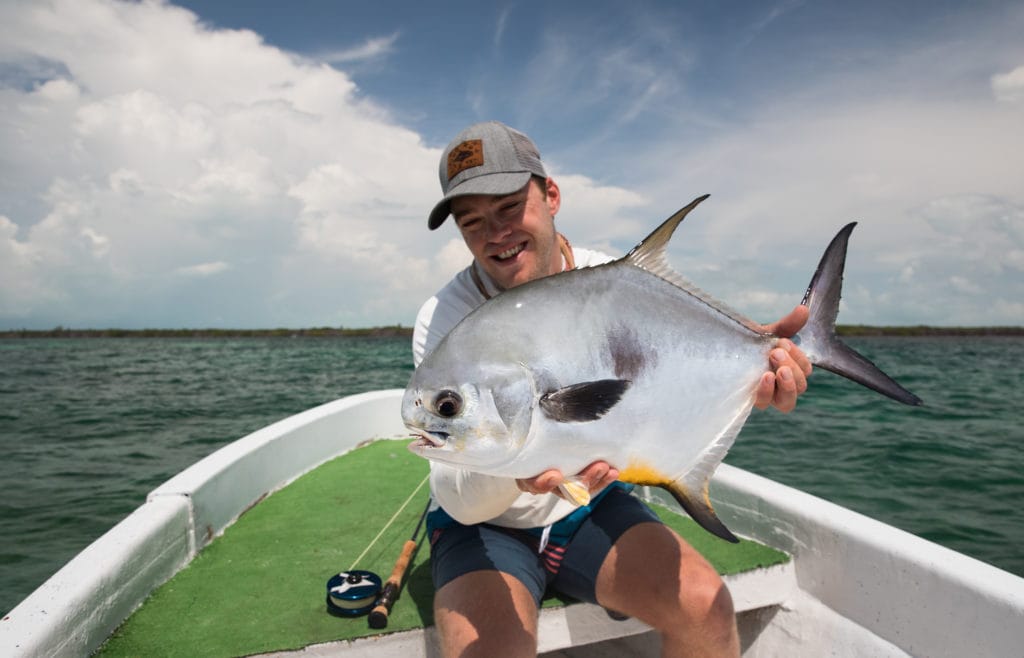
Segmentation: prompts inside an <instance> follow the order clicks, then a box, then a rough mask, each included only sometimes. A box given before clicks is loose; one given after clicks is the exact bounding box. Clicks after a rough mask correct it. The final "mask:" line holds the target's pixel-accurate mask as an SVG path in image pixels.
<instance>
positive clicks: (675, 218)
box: [622, 194, 764, 334]
mask: <svg viewBox="0 0 1024 658" xmlns="http://www.w3.org/2000/svg"><path fill="white" fill-rule="evenodd" d="M709 196H711V195H710V194H705V195H703V196H699V197H697V198H696V199H694V200H693V201H691V202H690V203H689V204H687V205H686V206H685V207H683V208H681V209H679V210H678V211H677V212H676V213H675V214H674V215H672V216H671V217H669V218H668V219H666V220H665V221H664V222H662V223H661V226H659V227H658V228H656V229H654V231H653V232H651V234H650V235H648V236H647V237H646V238H644V239H643V240H641V241H640V244H638V245H637V246H635V247H633V249H632V251H630V252H629V253H628V254H626V256H625V257H624V258H623V259H622V260H623V261H625V262H626V263H629V264H630V265H633V266H634V267H639V268H640V269H642V270H644V271H645V272H649V273H650V274H653V275H654V276H656V277H658V278H659V279H662V280H664V281H667V282H669V283H671V284H672V285H674V286H676V287H677V288H680V289H682V290H684V291H685V292H687V293H688V294H690V295H691V296H693V297H694V298H695V299H697V300H699V301H700V302H702V303H704V304H706V305H708V306H710V307H712V308H714V309H715V310H717V311H718V312H720V313H722V314H723V315H725V316H726V317H728V318H729V319H731V320H733V321H734V322H737V323H738V324H741V325H743V326H744V327H746V328H747V329H750V330H751V331H753V332H754V333H758V334H760V333H763V332H764V331H763V329H762V328H761V325H759V324H757V323H756V322H754V321H753V320H750V319H749V318H747V317H746V316H744V315H743V314H742V313H739V312H737V311H734V310H733V309H731V308H730V307H729V306H727V305H726V304H724V303H722V302H721V301H719V300H717V299H715V298H714V297H712V296H711V295H709V294H708V293H706V292H704V291H703V290H701V289H700V288H698V287H697V286H696V285H694V284H693V282H691V281H690V280H689V279H687V278H686V277H684V276H683V275H682V274H680V273H679V272H676V271H675V269H674V268H673V267H672V266H671V265H669V262H668V259H667V258H666V257H665V247H666V246H668V242H669V240H671V239H672V234H673V233H675V230H676V228H677V227H678V226H679V224H680V223H681V222H682V221H683V219H684V218H685V217H686V215H688V214H689V213H690V211H691V210H693V209H694V208H696V207H697V206H698V205H699V204H700V203H701V202H702V201H704V199H707V198H708V197H709Z"/></svg>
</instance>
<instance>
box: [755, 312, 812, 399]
mask: <svg viewBox="0 0 1024 658" xmlns="http://www.w3.org/2000/svg"><path fill="white" fill-rule="evenodd" d="M805 324H807V307H806V306H797V307H796V308H795V309H793V310H792V311H791V312H790V313H789V315H787V316H786V317H784V318H782V319H781V320H779V321H778V322H774V323H772V324H767V325H764V330H765V331H767V332H770V333H773V334H775V335H777V336H782V337H783V338H782V339H781V340H779V344H778V345H777V346H776V347H775V349H773V350H772V351H771V353H770V354H769V355H768V360H769V363H770V364H771V368H772V369H771V370H770V371H768V372H766V373H764V375H762V376H761V381H760V382H759V383H758V386H757V393H756V395H755V396H754V406H755V407H757V408H758V409H767V408H768V406H769V405H770V406H773V407H775V408H776V409H778V410H779V411H781V412H782V413H789V412H790V411H792V410H793V409H794V408H795V407H796V399H797V396H799V395H800V394H801V393H803V392H804V391H806V390H807V377H808V376H809V375H810V374H811V362H810V361H809V360H808V359H807V355H806V354H804V353H803V351H802V350H801V349H800V348H799V347H797V346H796V345H794V344H793V342H792V341H790V340H788V338H789V337H790V336H793V335H794V334H796V333H797V332H798V331H800V330H801V329H803V326H804V325H805Z"/></svg>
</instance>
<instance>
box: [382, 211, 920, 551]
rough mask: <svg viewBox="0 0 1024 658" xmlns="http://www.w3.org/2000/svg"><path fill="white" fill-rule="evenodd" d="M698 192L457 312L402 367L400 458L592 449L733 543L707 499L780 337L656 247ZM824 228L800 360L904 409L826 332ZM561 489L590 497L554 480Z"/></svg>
mask: <svg viewBox="0 0 1024 658" xmlns="http://www.w3.org/2000/svg"><path fill="white" fill-rule="evenodd" d="M707 196H708V195H704V196H702V197H698V198H697V199H695V200H694V201H692V202H691V203H690V204H689V205H687V206H686V207H684V208H682V209H681V210H679V211H678V212H677V213H675V214H674V215H672V216H671V217H669V218H668V219H667V220H665V222H663V223H662V224H661V226H659V227H658V228H657V229H655V231H654V232H653V233H651V234H650V235H649V236H648V237H647V238H645V239H644V240H643V241H642V242H640V244H638V245H637V246H636V247H634V248H633V250H632V251H630V252H629V253H628V254H627V255H626V256H625V257H623V258H621V259H619V260H615V261H612V262H610V263H607V264H604V265H599V266H596V267H589V268H583V269H577V270H572V271H569V272H563V273H560V274H557V275H554V276H549V277H545V278H542V279H537V280H534V281H531V282H529V283H526V284H523V285H520V286H517V287H515V288H512V289H510V290H507V291H505V292H503V293H501V294H500V295H498V296H496V297H494V298H493V299H491V300H489V301H488V302H486V303H484V304H483V305H481V306H479V307H478V308H476V309H475V310H474V311H473V312H471V313H470V314H469V315H467V316H466V317H465V318H464V319H463V320H462V321H461V322H460V323H459V324H457V325H456V326H455V328H454V329H452V331H451V332H449V334H448V335H447V336H446V337H445V338H444V339H442V340H441V342H440V343H439V344H438V346H437V348H436V349H435V350H434V351H433V352H431V353H430V354H428V355H427V356H426V358H425V359H424V360H423V362H422V363H421V364H420V365H419V367H418V368H417V369H416V370H415V372H414V373H413V375H412V377H411V379H410V381H409V384H408V386H407V388H406V391H405V395H404V397H403V400H402V419H403V421H404V422H405V425H406V426H407V427H408V428H409V429H410V430H411V431H412V432H413V433H414V434H415V435H416V436H417V437H418V439H417V440H415V441H413V442H411V443H410V444H409V449H410V450H412V451H413V452H414V453H416V454H418V455H421V456H423V457H426V458H427V459H431V460H434V461H437V462H442V463H445V464H450V465H453V466H456V467H460V468H463V469H467V470H470V471H475V472H479V473H486V474H490V475H498V476H505V477H510V478H528V477H533V476H536V475H538V474H540V473H542V472H543V471H545V470H547V469H551V468H557V469H559V470H560V471H562V473H564V474H572V473H579V472H580V471H582V470H583V468H584V467H586V466H587V465H588V464H591V463H592V462H594V461H598V460H603V461H606V462H608V463H609V464H611V465H612V466H614V467H616V468H617V469H619V479H620V480H623V481H626V482H633V483H637V484H643V485H653V486H658V487H662V488H664V489H666V490H667V491H668V492H669V493H671V494H672V496H673V497H674V498H675V499H676V501H678V502H679V504H680V505H681V506H682V507H683V509H685V510H686V512H687V513H688V514H689V515H690V516H691V517H693V519H694V520H695V521H697V523H699V524H700V525H701V526H702V527H704V528H705V529H706V530H708V531H709V532H711V533H713V534H715V535H717V536H718V537H721V538H723V539H726V540H728V541H732V542H735V541H738V540H737V539H736V537H735V536H734V535H733V534H732V532H730V531H729V529H728V528H726V526H725V524H723V523H722V521H721V520H719V518H718V517H717V516H716V515H715V512H714V509H713V508H712V506H711V500H710V498H709V495H708V488H709V483H710V481H711V476H712V475H713V473H714V471H715V469H716V468H717V467H718V465H719V464H720V463H721V462H722V460H723V459H724V458H725V455H726V453H727V452H728V450H729V448H730V447H731V446H732V444H733V441H734V440H735V438H736V435H737V434H738V433H739V431H740V428H742V427H743V424H744V422H746V419H747V416H748V415H749V414H750V410H751V409H752V407H753V403H754V395H755V391H756V388H757V384H758V381H759V380H760V378H761V375H762V374H763V373H764V372H765V371H766V370H767V368H768V354H769V352H770V351H771V350H772V349H773V348H774V347H775V345H776V344H777V343H778V340H779V337H778V336H776V335H773V334H771V333H766V332H765V331H764V328H763V327H762V326H761V325H760V324H758V323H756V322H754V321H752V320H750V319H748V318H746V317H744V316H743V315H741V314H740V313H738V312H736V311H734V310H731V309H730V308H729V307H727V306H726V305H725V304H722V303H720V302H718V301H716V300H715V299H713V298H711V297H710V296H709V295H707V294H705V293H704V292H702V291H701V290H699V289H698V288H697V287H696V286H694V285H693V284H692V283H690V282H689V281H688V280H686V279H685V278H684V277H683V276H681V275H680V274H679V273H677V272H676V271H675V270H674V269H673V268H672V267H671V266H670V265H669V263H668V261H667V260H666V254H665V248H666V245H667V244H668V242H669V239H670V238H671V237H672V233H673V232H674V231H675V229H676V227H677V226H678V225H679V223H680V222H681V221H682V220H683V218H685V217H686V215H687V214H688V213H689V212H690V211H691V210H693V208H695V207H696V206H697V205H698V204H699V203H700V202H702V201H703V200H704V199H706V198H707ZM855 225H856V223H855V222H854V223H850V224H848V225H846V226H845V227H843V228H842V229H841V230H840V231H839V233H838V234H837V235H836V236H835V238H834V239H833V240H832V242H831V243H830V244H829V246H828V248H827V249H826V250H825V253H824V255H823V256H822V258H821V261H820V263H819V264H818V267H817V270H816V271H815V272H814V275H813V277H812V278H811V283H810V286H809V287H808V289H807V293H806V294H805V296H804V298H803V301H802V303H803V304H804V305H806V306H807V307H808V310H809V314H810V318H809V319H808V322H807V324H806V326H805V327H804V328H803V329H802V330H801V331H800V332H799V334H798V335H797V336H795V337H794V338H793V340H794V341H795V342H798V344H799V345H800V348H801V349H802V350H803V351H804V353H805V354H807V356H808V358H809V359H810V361H811V362H812V363H813V364H814V365H816V366H819V367H821V368H823V369H826V370H830V371H832V372H834V373H837V374H839V375H842V376H843V377H847V378H849V379H851V380H853V381H856V382H858V383H860V384H863V385H864V386H867V387H868V388H870V389H873V390H875V391H877V392H879V393H881V394H883V395H886V396H888V397H890V398H892V399H894V400H896V401H898V402H902V403H904V404H908V405H919V404H921V400H920V398H918V397H917V396H916V395H914V394H913V393H911V392H910V391H908V390H906V389H905V388H903V387H902V386H900V385H899V384H898V383H896V381H894V380H893V379H892V378H891V377H889V376H888V375H886V374H885V373H884V372H882V371H881V370H880V369H879V368H878V367H876V366H875V365H874V364H873V363H871V361H869V360H868V359H867V358H865V357H863V356H862V355H860V354H859V353H857V352H856V351H854V350H853V349H852V348H850V347H849V346H847V345H846V344H844V343H843V342H842V341H840V340H839V338H838V337H837V336H836V333H835V322H836V316H837V315H838V313H839V297H840V293H841V290H842V279H843V269H844V267H845V262H846V249H847V244H848V241H849V238H850V233H851V232H852V231H853V228H854V226H855ZM562 486H563V489H562V491H563V494H564V495H565V497H566V498H567V499H569V500H572V501H573V502H575V503H577V504H586V503H587V502H588V501H589V492H588V491H587V488H586V486H585V485H584V484H583V483H582V482H581V481H580V480H579V479H578V478H576V477H575V476H570V477H568V478H567V479H566V481H565V484H563V485H562Z"/></svg>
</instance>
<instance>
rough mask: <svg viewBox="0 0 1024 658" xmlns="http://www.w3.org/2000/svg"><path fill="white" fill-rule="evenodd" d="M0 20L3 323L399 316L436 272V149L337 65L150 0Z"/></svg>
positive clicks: (64, 6)
mask: <svg viewBox="0 0 1024 658" xmlns="http://www.w3.org/2000/svg"><path fill="white" fill-rule="evenodd" d="M0 25H2V26H3V27H0V43H2V44H3V45H2V46H0V57H2V58H3V64H4V70H5V72H10V73H9V74H5V76H4V78H3V81H2V83H3V85H2V87H0V140H2V143H3V145H4V149H3V150H4V155H3V156H2V158H3V159H2V161H0V163H2V164H0V166H2V174H3V175H2V176H0V178H2V179H3V182H2V183H0V185H2V186H3V187H2V192H3V201H2V202H0V204H2V206H0V213H3V214H4V215H5V216H3V217H0V220H2V221H0V251H2V252H3V253H2V261H3V265H2V268H3V273H2V274H3V276H0V323H3V324H7V325H13V326H19V325H20V324H22V323H27V324H33V323H34V324H36V325H41V326H47V323H51V324H58V323H59V324H64V325H65V326H69V325H78V326H89V325H97V324H99V325H105V324H112V323H124V324H128V325H129V326H153V325H162V326H180V325H183V324H192V325H195V324H198V325H207V324H217V323H227V324H232V325H248V326H267V325H276V324H287V323H294V324H295V325H308V324H330V323H339V324H340V323H344V324H348V325H350V326H358V325H362V324H367V323H374V322H401V321H405V322H408V321H410V319H411V317H412V313H414V311H415V304H416V303H418V301H419V300H420V299H422V298H423V297H425V296H426V295H427V294H429V293H430V292H432V291H433V289H434V288H435V287H436V286H438V285H440V283H441V282H442V281H443V280H442V279H440V277H439V276H437V275H434V270H435V265H436V263H435V258H436V257H435V255H434V252H435V250H436V248H438V247H440V246H441V245H442V243H443V239H442V238H441V237H440V236H435V235H428V234H426V233H427V232H426V231H425V230H421V229H422V226H421V224H422V222H421V221H420V220H421V216H422V215H423V213H424V210H423V209H424V208H426V207H429V205H430V204H431V203H433V201H434V196H435V194H436V190H435V188H436V182H435V180H434V177H433V175H432V173H433V171H434V168H435V166H436V158H437V157H438V155H439V153H438V151H437V150H436V149H433V148H429V147H427V146H426V145H424V144H423V143H422V141H421V140H420V139H419V137H418V136H417V135H416V134H414V133H412V132H410V131H408V130H406V129H404V128H402V127H400V126H398V125H395V124H394V123H393V122H392V121H391V120H390V119H389V118H388V116H387V114H386V112H384V111H383V110H382V109H381V108H379V107H377V106H376V105H375V104H374V103H372V102H371V101H369V100H367V99H366V98H363V97H362V96H361V95H360V94H359V91H358V89H357V87H356V85H355V84H354V83H353V82H352V80H351V79H350V78H349V77H348V76H346V75H345V74H344V73H343V72H341V71H338V70H336V69H333V68H330V67H328V66H326V65H324V64H321V63H317V62H315V61H312V60H306V59H303V58H300V57H298V56H296V55H293V54H290V53H287V52H284V51H281V50H278V49H276V48H274V47H271V46H268V45H267V44H265V43H263V42H262V40H261V39H260V37H259V36H258V35H256V34H254V33H251V32H247V31H244V30H215V29H211V28H208V27H206V26H204V25H203V24H202V23H201V22H199V21H198V20H197V18H196V17H195V16H194V15H193V14H191V13H190V12H188V11H186V10H184V9H181V8H178V7H174V6H170V5H166V4H163V3H158V2H146V3H123V2H103V1H77V0H76V1H68V0H54V1H53V2H39V3H5V5H4V6H3V8H0ZM393 41H394V39H393V38H389V39H386V40H384V41H382V42H380V43H375V44H368V47H367V48H366V49H364V50H363V51H362V56H369V55H370V54H372V51H374V49H376V50H383V49H386V48H387V47H390V44H391V43H392V42H393ZM356 55H357V53H350V56H352V57H355V56H356ZM414 220H415V221H414ZM447 258H448V257H447V256H446V257H445V263H447ZM199 281H202V285H203V286H204V287H203V288H202V289H196V288H195V287H194V286H196V285H198V282H199ZM218 296H220V297H223V298H224V299H241V300H245V301H244V303H238V304H237V307H236V308H226V306H228V307H229V306H230V304H228V305H223V304H218V303H217V302H216V301H213V300H215V299H216V298H217V297H218ZM381 299H389V300H391V301H392V302H393V306H392V308H390V309H386V308H385V309H382V308H381V307H380V306H381V305H380V301H379V300H381Z"/></svg>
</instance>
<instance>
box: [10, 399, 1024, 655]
mask: <svg viewBox="0 0 1024 658" xmlns="http://www.w3.org/2000/svg"><path fill="white" fill-rule="evenodd" d="M401 399H402V391H401V390H398V389H394V390H383V391H373V392H368V393H363V394H359V395H354V396H349V397H345V398H341V399H339V400H336V401H334V402H330V403H328V404H325V405H322V406H319V407H316V408H313V409H310V410H308V411H305V412H303V413H300V414H297V415H295V416H292V417H289V418H286V419H284V420H281V421H279V422H277V423H274V424H272V425H270V426H268V427H265V428H263V429H261V430H259V431H257V432H254V433H252V434H250V435H248V436H246V437H244V438H241V439H239V440H237V441H235V442H233V443H231V444H229V445H227V446H225V447H224V448H221V449H220V450H218V451H216V452H215V453H213V454H211V455H210V456H208V457H207V458H205V459H203V460H201V461H200V462H198V463H196V464H194V465H193V466H191V467H190V468H188V469H186V470H185V471H183V472H181V473H179V474H178V475H176V476H174V477H173V478H171V479H170V480H168V481H167V482H166V483H164V484H163V485H162V486H160V487H158V488H157V489H156V490H154V491H153V492H152V493H151V494H150V495H149V496H148V497H147V500H146V502H145V503H144V504H143V505H142V506H141V507H139V508H138V509H137V510H135V511H134V512H133V513H132V514H130V515H129V516H128V517H127V518H125V519H124V520H123V521H122V522H121V523H119V524H118V525H116V526H115V527H114V528H112V529H111V530H110V531H108V532H107V533H106V534H104V535H103V536H102V537H100V538H99V539H97V540H96V541H95V542H93V543H92V544H91V545H90V546H88V547H87V548H86V549H85V550H83V551H82V552H81V553H79V554H78V555H77V556H76V557H75V558H73V559H72V560H71V561H70V562H69V563H68V564H66V565H65V566H64V567H63V568H62V569H61V570H60V571H58V572H57V573H56V574H55V575H54V576H52V577H51V578H50V579H49V580H48V581H46V582H45V583H44V584H43V585H42V586H40V587H39V588H38V589H37V590H36V591H35V592H33V593H32V594H31V595H29V596H28V597H27V598H26V599H25V600H24V601H23V602H22V603H21V604H19V605H18V606H17V607H16V608H15V609H14V610H12V611H11V612H10V613H8V614H7V615H6V616H5V617H4V618H3V622H2V624H0V655H3V656H87V655H92V654H94V653H98V654H99V655H103V656H111V655H114V656H117V655H134V656H139V655H163V656H172V655H183V656H196V655H203V656H215V655H226V656H237V655H274V656H287V655H292V654H294V655H302V656H327V655H332V656H333V655H340V656H402V657H403V658H411V657H413V656H434V655H437V643H436V636H435V634H434V631H433V628H432V618H431V598H432V589H431V585H430V577H429V566H428V560H429V551H428V550H423V551H417V552H415V554H414V555H413V557H412V562H411V564H410V567H409V568H408V570H407V571H406V575H405V576H404V578H402V581H403V582H402V584H403V585H404V589H403V590H401V592H400V594H399V596H398V599H397V601H396V602H395V603H394V605H393V607H392V609H391V612H390V615H389V616H388V617H387V619H386V627H384V628H371V627H370V624H368V623H367V618H366V617H365V616H345V615H334V614H329V609H328V608H329V607H330V605H329V602H330V600H331V594H330V592H329V591H328V590H327V589H326V585H327V584H328V580H329V579H330V578H331V577H332V576H336V575H338V574H340V573H345V572H346V571H353V570H360V571H363V570H365V571H368V572H371V573H388V572H389V571H390V570H391V567H392V565H393V564H394V562H395V559H396V557H397V556H398V555H399V554H400V553H401V552H402V548H403V547H405V546H408V545H409V542H410V541H411V540H410V533H412V534H413V537H414V538H415V535H416V532H418V528H417V530H416V531H414V530H413V528H414V527H416V526H417V523H416V520H417V518H418V517H420V516H421V510H422V505H423V504H424V502H425V501H426V499H427V491H426V487H421V488H419V489H417V487H419V486H420V485H421V484H422V482H423V479H424V476H425V474H426V472H427V463H426V461H425V460H422V459H420V458H418V457H416V456H415V455H412V454H411V453H410V452H409V451H408V450H406V449H405V444H406V443H408V441H409V439H408V433H407V432H406V430H405V428H404V427H403V425H402V421H401V414H400V411H399V410H400V405H401ZM660 494H661V492H660V491H659V490H646V489H638V495H641V496H643V497H645V498H647V499H648V500H649V501H650V502H651V503H652V507H653V508H654V509H655V510H656V511H657V513H658V514H659V515H660V516H661V517H662V518H663V519H666V521H667V522H669V523H670V524H671V525H672V526H673V527H674V528H676V529H677V530H679V531H680V532H682V533H683V534H684V535H685V536H686V537H687V538H688V540H690V541H691V542H692V543H694V545H695V546H696V547H697V548H698V549H699V550H701V551H702V552H704V553H705V555H707V556H708V558H709V560H711V562H712V564H714V565H715V566H716V567H718V568H719V569H720V571H722V573H723V574H724V576H723V577H724V579H725V582H726V583H727V584H728V586H729V588H730V591H731V593H732V596H733V599H734V602H735V606H736V609H737V619H738V624H739V629H740V637H741V643H742V647H743V655H744V656H824V655H830V656H908V655H909V656H950V657H954V656H955V657H961V656H1022V655H1024V579H1022V578H1019V577H1017V576H1015V575H1013V574H1010V573H1008V572H1005V571H1002V570H1000V569H997V568H995V567H993V566H991V565H988V564H985V563H983V562H980V561H978V560H975V559H973V558H970V557H967V556H965V555H962V554H960V553H957V552H954V551H951V550H949V549H946V548H943V547H941V546H938V545H936V544H933V543H931V542H928V541H926V540H923V539H921V538H918V537H915V536H913V535H911V534H908V533H906V532H903V531H901V530H898V529H896V528H893V527H891V526H888V525H885V524H883V523H880V522H878V521H876V520H873V519H870V518H867V517H865V516H862V515H859V514H857V513H855V512H852V511H850V510H847V509H845V508H842V507H839V506H837V505H834V504H831V503H829V502H827V501H824V500H821V499H819V498H816V497H813V496H811V495H808V494H806V493H803V492H800V491H797V490H795V489H792V488H789V487H786V486H784V485H782V484H779V483H777V482H774V481H771V480H768V479H765V478H763V477H760V476H758V475H755V474H753V473H750V472H747V471H744V470H741V469H738V468H734V467H730V466H729V465H727V464H723V465H722V466H721V467H720V468H719V469H718V472H717V474H716V476H715V479H714V482H713V485H712V498H713V501H714V504H715V509H716V511H717V512H718V515H719V517H720V518H722V520H723V521H725V523H726V524H727V525H728V526H729V528H731V529H732V530H733V531H734V532H735V533H736V534H737V535H739V536H741V537H742V538H743V541H741V542H740V543H739V544H736V545H733V544H728V543H726V542H723V541H721V540H719V539H717V538H714V537H712V536H710V535H709V534H707V533H705V532H704V531H703V530H701V529H700V528H698V527H697V526H696V524H694V523H693V522H692V521H689V519H687V518H685V515H682V514H681V513H680V511H679V510H678V508H677V507H676V506H675V503H674V502H672V501H671V500H663V499H662V498H661V497H660ZM420 536H422V535H420ZM375 537H376V538H375ZM414 545H415V546H418V545H419V544H418V543H414ZM657 643H658V640H657V637H656V635H655V634H654V633H653V632H652V631H651V630H650V629H649V628H647V627H646V626H644V624H642V623H641V622H639V621H637V620H635V619H626V620H618V619H614V618H613V617H612V616H610V615H609V614H607V613H606V611H604V610H602V609H601V608H599V607H598V606H594V605H591V604H585V603H579V602H573V601H570V600H563V599H558V598H553V599H550V600H547V601H545V603H544V606H543V608H542V610H541V613H540V620H539V650H540V652H541V654H542V655H545V656H551V657H553V656H584V655H585V656H602V655H606V656H622V655H657V647H658V644H657Z"/></svg>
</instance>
